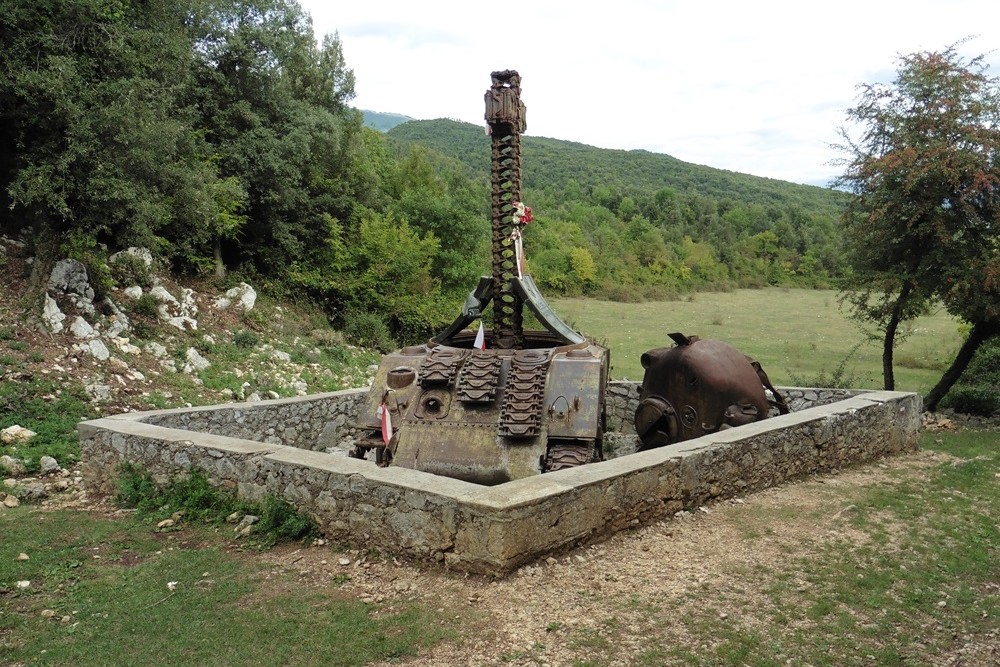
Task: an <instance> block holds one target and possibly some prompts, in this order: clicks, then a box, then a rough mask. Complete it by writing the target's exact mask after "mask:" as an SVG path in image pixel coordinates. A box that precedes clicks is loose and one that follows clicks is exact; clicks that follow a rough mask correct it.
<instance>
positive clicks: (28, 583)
mask: <svg viewBox="0 0 1000 667" xmlns="http://www.w3.org/2000/svg"><path fill="white" fill-rule="evenodd" d="M17 587H18V588H20V589H21V590H25V589H26V588H31V581H29V580H27V579H24V580H22V581H19V582H17Z"/></svg>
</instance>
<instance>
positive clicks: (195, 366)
mask: <svg viewBox="0 0 1000 667" xmlns="http://www.w3.org/2000/svg"><path fill="white" fill-rule="evenodd" d="M185 358H186V359H187V363H186V364H184V372H185V373H188V374H190V373H194V372H196V371H203V370H205V369H206V368H208V367H209V366H211V365H212V362H210V361H209V360H208V359H206V358H205V357H203V356H201V354H199V353H198V350H196V349H194V348H193V347H189V348H188V349H187V353H186V354H185Z"/></svg>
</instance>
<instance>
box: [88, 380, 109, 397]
mask: <svg viewBox="0 0 1000 667" xmlns="http://www.w3.org/2000/svg"><path fill="white" fill-rule="evenodd" d="M84 391H86V392H87V394H88V395H89V396H90V397H91V398H92V399H93V400H95V401H110V400H111V387H110V386H108V385H106V384H88V385H86V386H85V387H84Z"/></svg>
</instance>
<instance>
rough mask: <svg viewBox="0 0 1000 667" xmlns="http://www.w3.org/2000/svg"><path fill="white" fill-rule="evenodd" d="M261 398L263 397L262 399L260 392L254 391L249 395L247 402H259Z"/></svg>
mask: <svg viewBox="0 0 1000 667" xmlns="http://www.w3.org/2000/svg"><path fill="white" fill-rule="evenodd" d="M261 400H263V399H261V397H260V394H258V393H257V392H254V393H252V394H250V395H249V396H247V403H257V402H259V401H261Z"/></svg>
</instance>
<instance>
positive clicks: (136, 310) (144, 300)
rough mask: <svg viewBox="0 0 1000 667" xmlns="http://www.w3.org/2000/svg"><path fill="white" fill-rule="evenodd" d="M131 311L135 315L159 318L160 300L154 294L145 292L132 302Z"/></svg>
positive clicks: (152, 318)
mask: <svg viewBox="0 0 1000 667" xmlns="http://www.w3.org/2000/svg"><path fill="white" fill-rule="evenodd" d="M131 311H132V313H133V314H134V315H138V316H139V317H145V318H146V319H150V320H159V318H160V301H159V299H157V298H156V297H155V296H153V295H152V294H143V295H142V296H140V297H139V298H138V299H136V300H135V302H134V303H133V304H132V308H131Z"/></svg>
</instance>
